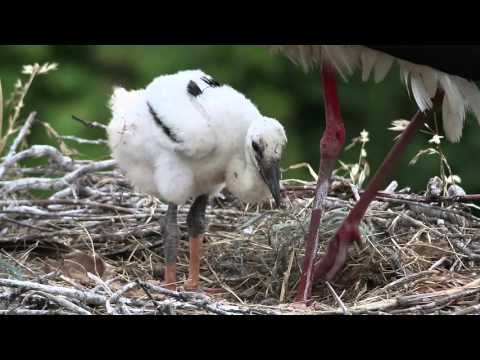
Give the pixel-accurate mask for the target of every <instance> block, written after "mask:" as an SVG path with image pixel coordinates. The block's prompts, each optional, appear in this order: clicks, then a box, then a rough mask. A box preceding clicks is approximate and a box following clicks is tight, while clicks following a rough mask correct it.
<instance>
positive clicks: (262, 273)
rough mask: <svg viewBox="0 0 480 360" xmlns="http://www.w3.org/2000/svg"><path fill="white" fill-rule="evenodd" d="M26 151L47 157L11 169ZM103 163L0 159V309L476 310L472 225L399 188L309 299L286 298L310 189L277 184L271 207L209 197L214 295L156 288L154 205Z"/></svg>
mask: <svg viewBox="0 0 480 360" xmlns="http://www.w3.org/2000/svg"><path fill="white" fill-rule="evenodd" d="M68 140H72V141H75V140H78V141H77V142H80V140H81V139H75V138H69V139H68ZM102 144H103V142H99V143H98V145H100V146H102ZM29 157H36V158H38V157H45V158H47V159H48V160H49V161H48V162H46V163H45V164H43V165H39V166H34V167H28V166H24V165H22V162H23V161H24V160H25V159H27V158H29ZM114 165H115V164H114V162H113V161H111V160H106V161H98V162H95V161H78V160H74V159H73V158H70V157H69V156H68V155H67V154H66V153H65V152H63V153H62V152H60V150H58V149H56V148H54V147H48V146H38V145H37V146H33V147H31V148H28V149H26V150H23V151H22V152H18V153H17V152H16V151H13V152H12V153H11V154H10V155H9V156H7V157H6V158H3V159H2V160H1V163H0V170H1V171H2V172H3V173H4V176H3V177H2V179H1V180H2V181H0V313H6V314H59V313H61V314H63V313H65V314H476V313H479V312H480V305H479V296H480V295H479V294H480V268H479V260H480V241H479V240H480V219H479V218H477V217H475V216H474V215H473V214H472V213H471V211H470V207H469V206H468V205H467V204H463V203H459V202H455V201H441V202H440V201H435V200H434V199H427V198H426V197H425V196H420V195H415V194H410V193H406V192H402V191H399V192H392V191H390V192H389V193H388V194H383V195H381V196H379V197H378V198H377V200H376V201H374V202H373V203H372V205H371V206H370V208H369V211H368V213H367V215H366V217H365V219H364V221H363V222H362V225H361V233H362V235H363V239H364V244H363V246H357V245H356V246H354V247H352V249H351V250H350V253H349V255H348V259H347V263H346V266H345V267H344V269H343V270H342V271H341V273H340V275H339V276H338V277H337V278H336V279H335V280H334V281H333V282H331V283H328V284H326V283H319V284H317V285H316V286H315V288H314V291H313V296H314V304H313V305H312V306H311V307H309V308H298V307H294V306H292V305H291V303H292V302H293V299H294V297H295V289H296V287H297V285H298V281H299V277H300V272H301V265H302V258H303V255H304V245H303V240H304V237H305V232H306V230H307V229H308V222H309V216H310V207H311V203H312V200H313V196H314V184H313V183H312V184H299V183H297V182H294V181H288V180H287V181H284V184H283V185H284V192H283V194H284V208H282V209H280V210H274V209H273V208H272V207H271V204H264V205H262V206H260V207H252V206H248V205H244V204H240V203H239V202H238V201H237V200H235V199H234V198H233V197H232V196H230V195H229V194H228V193H227V192H225V193H223V196H222V197H217V198H215V199H213V200H212V202H211V206H210V207H209V208H208V211H207V219H208V222H209V228H208V232H207V234H206V243H205V246H204V257H203V261H202V267H201V282H202V284H203V286H205V287H206V288H216V289H218V290H217V291H216V292H214V293H213V294H209V295H207V294H205V293H200V294H195V293H187V292H181V291H180V292H171V291H168V290H166V289H164V288H162V287H161V284H162V280H163V264H164V258H163V251H162V245H163V239H162V228H163V215H164V214H165V212H166V205H165V204H163V203H161V202H159V201H158V200H156V199H153V198H151V197H148V196H145V195H142V194H139V193H136V192H135V191H134V189H132V188H131V186H130V185H129V183H128V181H127V180H126V179H125V178H124V177H123V175H122V174H120V173H119V172H118V171H116V170H115V166H114ZM351 188H352V186H351V184H349V183H348V181H346V180H344V179H336V180H335V181H334V183H333V186H332V190H331V193H330V194H329V195H330V196H329V197H328V199H327V202H326V209H325V213H324V215H323V220H322V227H321V234H322V235H321V237H322V239H321V243H320V249H319V255H321V254H322V253H323V252H324V251H325V249H326V246H327V242H328V239H329V238H330V237H331V236H332V235H333V234H334V231H335V230H336V229H337V228H338V226H339V224H340V223H341V221H342V220H343V218H344V217H345V216H346V214H347V213H348V211H349V210H350V209H351V208H352V207H353V205H354V204H355V200H354V196H353V195H354V194H355V192H352V191H351ZM38 190H42V191H49V192H50V194H49V196H48V197H47V199H44V200H38V196H34V195H33V194H35V192H36V191H38ZM37 195H38V194H37ZM188 210H189V204H187V205H185V206H183V207H180V209H179V224H180V229H181V232H182V240H181V241H180V244H179V255H178V265H177V269H178V273H177V277H178V279H179V284H178V286H179V289H181V287H182V285H183V281H184V280H185V279H186V277H187V273H188V239H187V234H186V224H185V218H186V214H187V212H188Z"/></svg>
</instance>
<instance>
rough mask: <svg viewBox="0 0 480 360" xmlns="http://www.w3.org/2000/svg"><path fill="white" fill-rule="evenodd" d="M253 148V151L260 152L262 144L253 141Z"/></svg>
mask: <svg viewBox="0 0 480 360" xmlns="http://www.w3.org/2000/svg"><path fill="white" fill-rule="evenodd" d="M252 148H253V151H255V152H256V153H258V154H260V146H259V145H258V144H257V143H256V142H255V141H252Z"/></svg>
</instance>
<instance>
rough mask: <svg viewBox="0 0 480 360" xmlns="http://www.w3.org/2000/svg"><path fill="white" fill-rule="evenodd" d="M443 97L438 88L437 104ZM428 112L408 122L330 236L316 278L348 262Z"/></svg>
mask: <svg viewBox="0 0 480 360" xmlns="http://www.w3.org/2000/svg"><path fill="white" fill-rule="evenodd" d="M442 98H443V93H441V92H439V93H438V94H437V96H436V97H435V99H434V102H433V103H434V106H438V105H439V104H440V103H441V99H442ZM429 112H431V111H429ZM429 112H425V113H422V112H420V111H419V112H417V114H416V115H415V116H414V117H413V119H412V120H411V121H410V124H409V126H408V127H407V128H406V130H405V131H404V132H403V134H402V136H401V137H400V139H399V140H398V141H397V143H396V144H395V146H394V147H393V148H392V150H391V151H390V153H389V154H388V156H387V157H386V158H385V160H384V162H383V164H382V166H380V168H379V169H378V171H377V173H376V174H375V177H374V178H373V179H372V181H371V183H370V184H369V186H368V188H367V190H366V191H365V193H364V194H363V195H362V197H361V198H360V200H359V201H358V203H357V204H356V205H355V207H354V208H353V209H352V211H351V212H350V214H349V215H348V216H347V217H346V218H345V220H344V221H343V223H342V225H341V226H340V228H339V229H338V230H337V233H336V234H335V235H334V236H333V238H332V239H331V240H330V242H329V244H328V248H327V252H326V254H325V255H324V256H323V257H322V258H321V259H320V260H319V261H318V262H316V263H315V268H314V281H318V280H331V279H332V278H333V277H334V276H335V275H336V273H337V272H338V270H340V268H341V267H342V266H343V264H344V263H345V259H346V256H347V251H348V248H349V246H350V245H351V244H352V243H353V242H354V241H357V242H359V241H360V240H361V237H360V232H359V229H358V227H359V225H360V221H361V220H362V218H363V216H364V215H365V213H366V211H367V209H368V206H369V205H370V203H371V202H372V201H373V199H374V198H375V196H376V195H377V193H378V191H379V190H380V189H381V188H382V186H384V185H385V183H386V181H387V180H388V178H389V177H390V175H391V173H392V170H393V167H394V165H395V164H396V162H397V161H398V159H399V158H400V156H401V155H402V154H403V153H404V151H405V149H406V147H407V145H408V144H409V143H410V142H411V141H412V138H413V136H414V135H415V133H416V132H417V131H418V130H419V129H420V128H421V126H422V125H423V124H424V122H425V121H426V118H427V116H428V115H429Z"/></svg>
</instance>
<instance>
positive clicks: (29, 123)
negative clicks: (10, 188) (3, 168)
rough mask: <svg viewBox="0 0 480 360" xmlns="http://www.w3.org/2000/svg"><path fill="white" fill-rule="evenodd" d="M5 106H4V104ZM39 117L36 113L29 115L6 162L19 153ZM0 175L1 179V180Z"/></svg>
mask: <svg viewBox="0 0 480 360" xmlns="http://www.w3.org/2000/svg"><path fill="white" fill-rule="evenodd" d="M2 106H3V104H2ZM36 116H37V113H36V112H32V113H30V115H28V117H27V120H26V121H25V123H24V124H23V126H22V128H21V130H20V132H19V133H18V135H17V137H16V138H15V140H14V141H13V143H12V145H11V146H10V149H9V150H8V153H7V155H6V156H5V161H7V160H8V159H9V158H11V157H12V156H13V155H15V153H16V152H17V149H18V147H19V146H20V144H21V143H22V141H23V140H24V139H25V137H26V136H27V135H28V132H29V131H30V128H31V127H32V124H33V122H34V121H35V119H36ZM1 177H2V176H1V174H0V178H1Z"/></svg>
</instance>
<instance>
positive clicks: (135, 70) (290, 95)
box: [0, 45, 480, 193]
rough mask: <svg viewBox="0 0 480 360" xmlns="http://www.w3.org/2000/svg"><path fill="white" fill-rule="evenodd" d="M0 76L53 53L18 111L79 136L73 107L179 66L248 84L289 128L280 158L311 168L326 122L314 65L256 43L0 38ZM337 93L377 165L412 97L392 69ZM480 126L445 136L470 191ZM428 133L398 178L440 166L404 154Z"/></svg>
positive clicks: (38, 138) (7, 84)
mask: <svg viewBox="0 0 480 360" xmlns="http://www.w3.org/2000/svg"><path fill="white" fill-rule="evenodd" d="M0 54H1V56H0V77H1V80H2V85H3V91H4V96H5V98H7V97H8V94H9V93H10V92H11V90H13V86H14V84H15V81H16V79H17V78H18V77H19V74H20V72H21V69H22V66H23V65H27V64H33V63H35V62H38V63H44V62H57V63H59V70H57V71H55V72H52V73H50V74H48V75H47V76H41V77H39V78H37V79H36V80H35V82H34V84H33V87H32V88H31V90H30V93H29V95H28V96H27V99H26V107H25V109H24V111H23V116H24V117H25V116H26V115H27V114H28V112H29V111H32V110H36V111H38V114H39V118H40V119H41V120H43V121H48V122H49V123H50V124H51V125H52V126H53V127H54V128H55V129H56V130H57V131H58V132H59V133H61V134H63V135H77V136H81V137H86V138H97V137H101V136H105V134H104V133H102V132H101V131H98V130H89V129H87V128H85V127H84V126H82V125H81V124H79V123H77V122H74V121H72V120H71V116H72V115H77V116H79V117H81V118H84V119H86V120H89V121H98V122H103V123H107V122H108V121H109V110H108V108H107V105H106V104H107V102H108V100H109V97H110V94H111V90H112V87H113V86H116V85H120V86H124V87H126V88H141V87H144V86H146V85H147V84H148V83H149V82H150V81H151V80H152V79H153V78H155V77H156V76H158V75H161V74H165V73H172V72H177V71H179V70H184V69H197V68H199V69H202V70H204V71H205V72H207V73H209V74H211V75H212V76H214V77H215V78H217V79H218V80H219V81H220V82H224V83H228V84H230V85H231V86H233V87H234V88H236V89H237V90H239V91H240V92H242V93H244V94H246V96H247V97H249V98H250V99H251V100H252V101H253V102H254V103H255V104H257V106H258V107H259V109H260V111H262V112H263V113H264V114H266V115H269V116H272V117H275V118H277V119H279V120H280V121H281V122H282V123H283V124H284V126H285V127H286V129H287V134H288V137H289V143H288V147H287V151H286V154H285V157H284V160H283V166H284V167H286V166H288V165H293V164H296V163H300V162H305V161H306V162H309V163H310V164H311V165H312V166H313V167H314V168H315V169H316V168H317V166H318V161H319V153H318V147H319V139H320V135H321V133H322V130H323V126H324V109H323V97H322V96H323V95H322V90H321V86H320V76H319V73H318V72H312V73H309V74H305V73H304V71H303V70H302V69H301V68H299V67H296V66H292V64H291V63H290V62H289V61H288V60H287V59H285V58H283V57H281V56H272V55H271V54H269V53H268V51H267V50H265V49H264V48H262V47H259V46H243V45H242V46H240V45H229V46H227V45H225V46H220V45H204V46H200V45H196V46H152V45H150V46H143V45H138V46H121V45H116V46H108V45H97V46H58V45H56V46H29V45H28V46H27V45H22V46H18V45H17V46H0ZM340 97H341V102H342V110H343V116H344V118H345V121H346V123H347V142H348V141H349V140H351V139H352V138H354V137H357V136H358V135H359V133H360V132H361V131H362V130H363V129H366V130H367V131H369V132H370V139H371V141H370V143H369V144H368V145H367V151H368V161H369V162H370V165H371V167H372V170H375V169H376V168H377V167H378V166H379V165H380V163H381V161H382V159H383V157H384V156H385V155H386V153H387V152H388V150H389V149H390V147H391V145H392V141H393V138H394V137H395V136H396V135H397V134H396V133H393V132H391V131H389V130H387V128H388V127H389V126H390V123H391V121H393V120H396V119H408V118H409V117H410V116H411V115H413V113H414V112H415V106H414V105H413V102H412V101H411V100H410V99H409V97H408V93H407V91H406V90H405V88H404V86H403V85H402V83H401V81H400V76H399V73H398V71H392V72H391V73H390V75H389V77H388V78H387V80H386V81H385V82H383V83H381V84H373V83H372V82H369V83H362V82H361V81H360V79H359V77H358V76H356V77H354V78H352V79H350V80H349V82H348V83H344V82H341V84H340ZM479 136H480V129H479V128H478V125H477V124H476V121H475V120H474V119H472V118H469V119H468V120H467V124H466V131H465V133H464V137H463V140H462V142H461V143H460V144H449V143H445V144H444V150H445V152H446V154H447V157H448V159H449V162H450V165H451V166H452V169H453V171H454V172H455V173H456V174H458V175H460V176H461V177H462V179H463V183H462V185H463V186H464V187H465V188H466V190H467V192H468V193H478V192H480V184H479V182H478V180H477V179H478V175H477V165H478V159H476V158H475V157H476V156H474V155H473V156H472V154H475V153H478V152H479V151H478V150H480V146H479V143H478V140H477V139H478V138H479ZM428 140H429V137H428V136H427V135H421V134H420V135H418V136H417V138H416V141H415V144H413V145H412V146H411V147H410V148H409V150H408V154H407V156H406V157H405V158H404V159H403V161H402V162H401V163H400V164H398V167H397V172H396V175H395V178H396V179H397V180H398V181H399V182H400V185H401V186H411V187H413V189H415V190H417V191H421V190H422V189H424V188H425V185H426V183H427V181H428V179H429V178H430V177H432V176H435V175H438V174H439V162H438V160H437V159H436V158H433V157H432V158H423V159H422V160H420V162H419V163H418V164H417V165H415V166H409V165H408V162H409V160H410V159H411V158H412V157H413V156H414V155H415V154H416V153H417V152H418V151H419V150H420V149H423V148H425V147H427V146H428ZM29 141H30V143H37V144H41V143H52V141H51V140H50V139H49V138H48V137H47V135H46V132H45V130H44V128H43V127H41V126H39V125H36V127H35V128H34V131H33V132H32V134H31V136H30V138H29ZM74 146H75V147H78V148H79V149H80V152H81V156H82V157H83V158H97V159H98V158H105V157H107V156H108V150H107V149H105V148H101V147H95V146H78V145H74ZM357 157H358V152H356V151H355V150H350V151H348V152H344V153H343V155H342V160H343V161H344V162H355V161H356V159H357ZM290 176H291V177H296V178H305V179H308V178H309V176H308V174H307V172H306V171H304V170H296V171H292V172H291V173H290V174H289V177H290Z"/></svg>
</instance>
